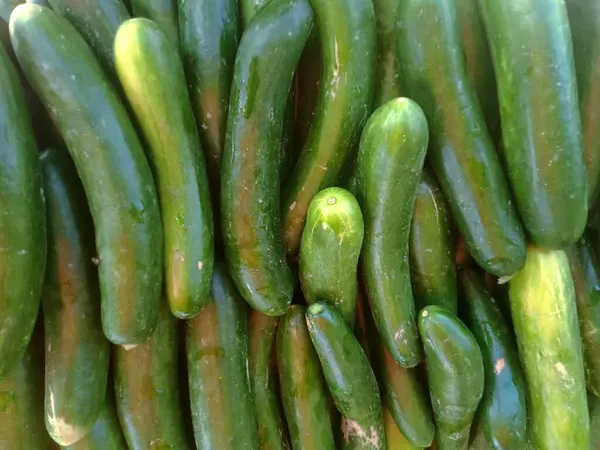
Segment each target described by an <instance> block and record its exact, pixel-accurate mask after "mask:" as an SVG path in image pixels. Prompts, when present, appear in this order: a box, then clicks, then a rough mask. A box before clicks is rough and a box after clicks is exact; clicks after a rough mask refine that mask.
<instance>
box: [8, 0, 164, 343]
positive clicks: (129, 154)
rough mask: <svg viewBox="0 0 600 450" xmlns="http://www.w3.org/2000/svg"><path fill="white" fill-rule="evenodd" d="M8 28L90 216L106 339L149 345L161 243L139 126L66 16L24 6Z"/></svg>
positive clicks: (159, 282)
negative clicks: (68, 157)
mask: <svg viewBox="0 0 600 450" xmlns="http://www.w3.org/2000/svg"><path fill="white" fill-rule="evenodd" d="M10 25H11V40H12V43H13V46H14V48H15V52H16V54H17V57H18V59H19V62H20V64H21V67H22V68H23V69H24V72H25V74H26V75H27V78H28V80H29V82H30V83H31V85H32V86H33V88H34V89H35V91H36V93H37V94H38V95H39V97H40V99H41V100H42V103H43V104H44V105H45V106H46V108H47V109H48V110H49V112H50V115H51V117H52V120H53V121H54V123H55V124H56V126H57V128H58V130H59V131H60V134H61V135H62V137H63V138H64V140H65V143H66V145H67V147H68V149H69V153H70V154H71V156H72V157H73V160H74V162H75V166H76V167H77V172H78V174H79V177H80V178H81V180H82V183H83V187H84V190H85V193H86V197H87V200H88V203H89V206H90V209H91V212H92V217H93V219H94V227H95V231H96V247H97V249H98V261H99V274H100V292H101V298H102V327H103V329H104V334H105V335H106V336H107V337H108V339H109V340H110V341H111V342H113V343H114V344H136V343H140V342H143V341H144V340H146V339H148V337H149V336H150V335H151V334H152V331H153V329H154V327H155V325H156V318H157V315H158V305H159V302H160V293H161V285H162V273H163V265H162V262H163V256H162V255H163V240H162V227H161V221H160V213H159V209H158V202H157V197H156V190H155V186H154V182H153V179H152V173H151V171H150V167H149V165H148V161H147V160H146V157H145V155H144V151H143V149H142V146H141V144H140V142H139V139H138V137H137V135H136V132H135V129H134V128H133V126H132V124H131V122H130V120H129V117H128V116H127V111H126V110H125V108H124V106H123V104H122V103H121V101H120V100H119V98H118V96H117V94H116V92H115V90H114V89H113V88H112V86H111V85H110V82H109V80H108V78H107V77H106V75H105V74H104V73H103V72H102V69H101V67H100V64H99V63H98V62H97V60H96V58H95V56H94V54H93V53H92V50H91V49H90V47H88V46H87V44H86V43H85V41H84V40H83V38H82V37H81V36H79V34H78V33H77V31H76V29H75V28H74V27H73V26H72V25H71V24H70V23H69V22H68V21H67V20H66V19H63V18H62V17H60V16H59V15H58V14H57V13H55V12H53V11H52V10H50V9H48V8H43V7H40V6H37V5H20V6H18V7H17V9H15V11H14V12H13V14H12V16H11V24H10ZM57 30H60V32H57ZM75 62H77V63H76V64H75ZM44 67H48V69H47V70H45V69H44Z"/></svg>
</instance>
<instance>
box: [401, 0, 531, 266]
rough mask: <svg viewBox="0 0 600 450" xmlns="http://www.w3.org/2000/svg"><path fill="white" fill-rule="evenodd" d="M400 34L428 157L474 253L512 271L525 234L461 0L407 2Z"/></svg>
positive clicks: (519, 258)
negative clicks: (476, 85)
mask: <svg viewBox="0 0 600 450" xmlns="http://www.w3.org/2000/svg"><path fill="white" fill-rule="evenodd" d="M397 38H398V52H399V57H400V65H401V70H402V73H403V74H404V77H405V80H404V81H405V84H406V92H407V95H408V96H410V98H412V99H413V100H414V101H416V102H417V103H418V104H419V105H420V106H421V107H422V108H423V111H424V112H425V115H426V116H427V120H428V123H429V129H430V131H431V136H430V137H431V143H430V149H429V152H428V161H429V163H430V165H431V167H432V168H433V171H434V173H435V176H436V177H437V180H438V181H439V183H440V186H441V188H442V191H443V192H444V195H445V196H446V198H447V199H448V202H449V205H450V208H451V210H452V215H453V216H454V219H455V220H456V222H457V225H458V229H459V231H460V233H461V235H462V236H464V238H465V241H466V243H467V248H468V250H469V253H471V255H473V257H474V258H475V260H476V261H477V263H478V264H479V265H480V266H482V267H483V268H484V269H485V270H487V271H489V272H491V273H493V274H494V275H497V276H509V275H512V274H513V273H515V272H516V271H517V270H518V269H519V268H520V267H521V266H522V265H523V263H524V261H525V236H524V233H523V230H522V228H521V225H520V224H519V221H518V218H517V214H516V211H515V208H514V207H513V204H512V203H511V198H510V192H509V188H508V184H507V182H506V180H505V178H504V175H503V173H502V167H501V164H500V160H499V158H498V155H497V154H496V152H495V150H494V147H493V143H492V140H491V138H490V135H489V133H488V131H487V128H486V125H485V121H484V118H483V113H482V110H481V107H480V106H479V103H478V102H477V97H476V94H475V90H474V89H473V88H472V87H471V84H470V82H469V80H468V77H467V70H466V67H465V61H464V56H463V47H462V43H461V41H460V32H459V27H458V21H457V16H456V11H455V8H454V2H453V1H452V0H407V1H405V2H402V4H401V6H400V20H399V22H398V28H397Z"/></svg>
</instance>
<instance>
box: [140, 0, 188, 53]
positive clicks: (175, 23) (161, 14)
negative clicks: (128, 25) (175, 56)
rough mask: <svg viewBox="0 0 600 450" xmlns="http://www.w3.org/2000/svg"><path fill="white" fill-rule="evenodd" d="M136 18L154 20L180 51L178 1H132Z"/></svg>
mask: <svg viewBox="0 0 600 450" xmlns="http://www.w3.org/2000/svg"><path fill="white" fill-rule="evenodd" d="M131 9H132V11H133V15H134V16H136V17H145V18H147V19H150V20H152V21H153V22H155V23H156V24H158V26H159V27H160V29H161V30H162V31H163V33H165V36H167V38H169V39H171V40H172V43H173V44H175V45H176V46H177V49H179V18H178V11H177V0H131Z"/></svg>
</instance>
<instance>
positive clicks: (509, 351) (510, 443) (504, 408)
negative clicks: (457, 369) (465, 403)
mask: <svg viewBox="0 0 600 450" xmlns="http://www.w3.org/2000/svg"><path fill="white" fill-rule="evenodd" d="M459 277H460V284H461V289H462V295H461V298H462V299H463V302H464V303H463V304H464V310H465V311H464V312H465V314H464V317H465V323H466V324H467V326H468V327H469V329H470V330H471V332H472V333H473V335H474V336H475V339H476V340H477V343H478V344H479V348H480V349H481V354H482V356H483V368H484V371H485V388H484V391H483V398H482V400H481V403H480V405H479V409H478V412H477V418H476V422H477V424H478V426H479V427H480V428H482V429H483V435H484V437H485V441H487V443H488V445H489V447H490V448H491V449H493V450H509V449H521V448H523V446H524V445H525V439H526V426H527V399H526V386H525V380H524V377H523V371H522V369H521V363H520V361H519V355H518V354H517V348H516V345H515V342H514V339H513V337H512V334H511V331H510V329H509V328H508V326H507V325H506V322H505V321H504V318H503V317H502V313H501V312H500V308H499V306H498V304H497V303H496V300H494V298H493V297H492V296H491V295H490V294H489V293H488V292H487V290H486V288H485V285H484V283H483V280H481V279H480V278H479V276H478V274H477V273H476V272H475V271H474V270H472V269H465V270H461V272H460V274H459Z"/></svg>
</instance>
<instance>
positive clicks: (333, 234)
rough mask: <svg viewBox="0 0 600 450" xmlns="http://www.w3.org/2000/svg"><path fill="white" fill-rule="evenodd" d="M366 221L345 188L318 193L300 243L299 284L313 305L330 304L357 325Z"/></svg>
mask: <svg viewBox="0 0 600 450" xmlns="http://www.w3.org/2000/svg"><path fill="white" fill-rule="evenodd" d="M363 237H364V221H363V216H362V212H361V210H360V206H359V204H358V202H357V200H356V198H355V197H354V196H353V195H352V194H351V193H350V192H348V191H346V190H345V189H342V188H336V187H333V188H327V189H323V190H322V191H321V192H319V193H318V194H317V195H316V196H315V198H314V199H313V201H312V202H311V204H310V206H309V208H308V214H307V218H306V227H305V228H304V232H303V233H302V242H301V244H300V282H301V285H302V291H303V292H304V298H305V299H306V302H307V303H308V304H309V305H310V304H312V303H314V302H316V301H317V300H323V301H327V302H330V303H331V304H332V305H334V306H335V307H336V308H337V309H338V310H339V311H340V312H341V313H342V315H343V316H344V320H346V323H347V324H348V325H349V326H353V325H354V320H355V318H356V307H357V306H356V302H357V298H358V274H357V271H358V258H359V256H360V250H361V248H362V242H363Z"/></svg>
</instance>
